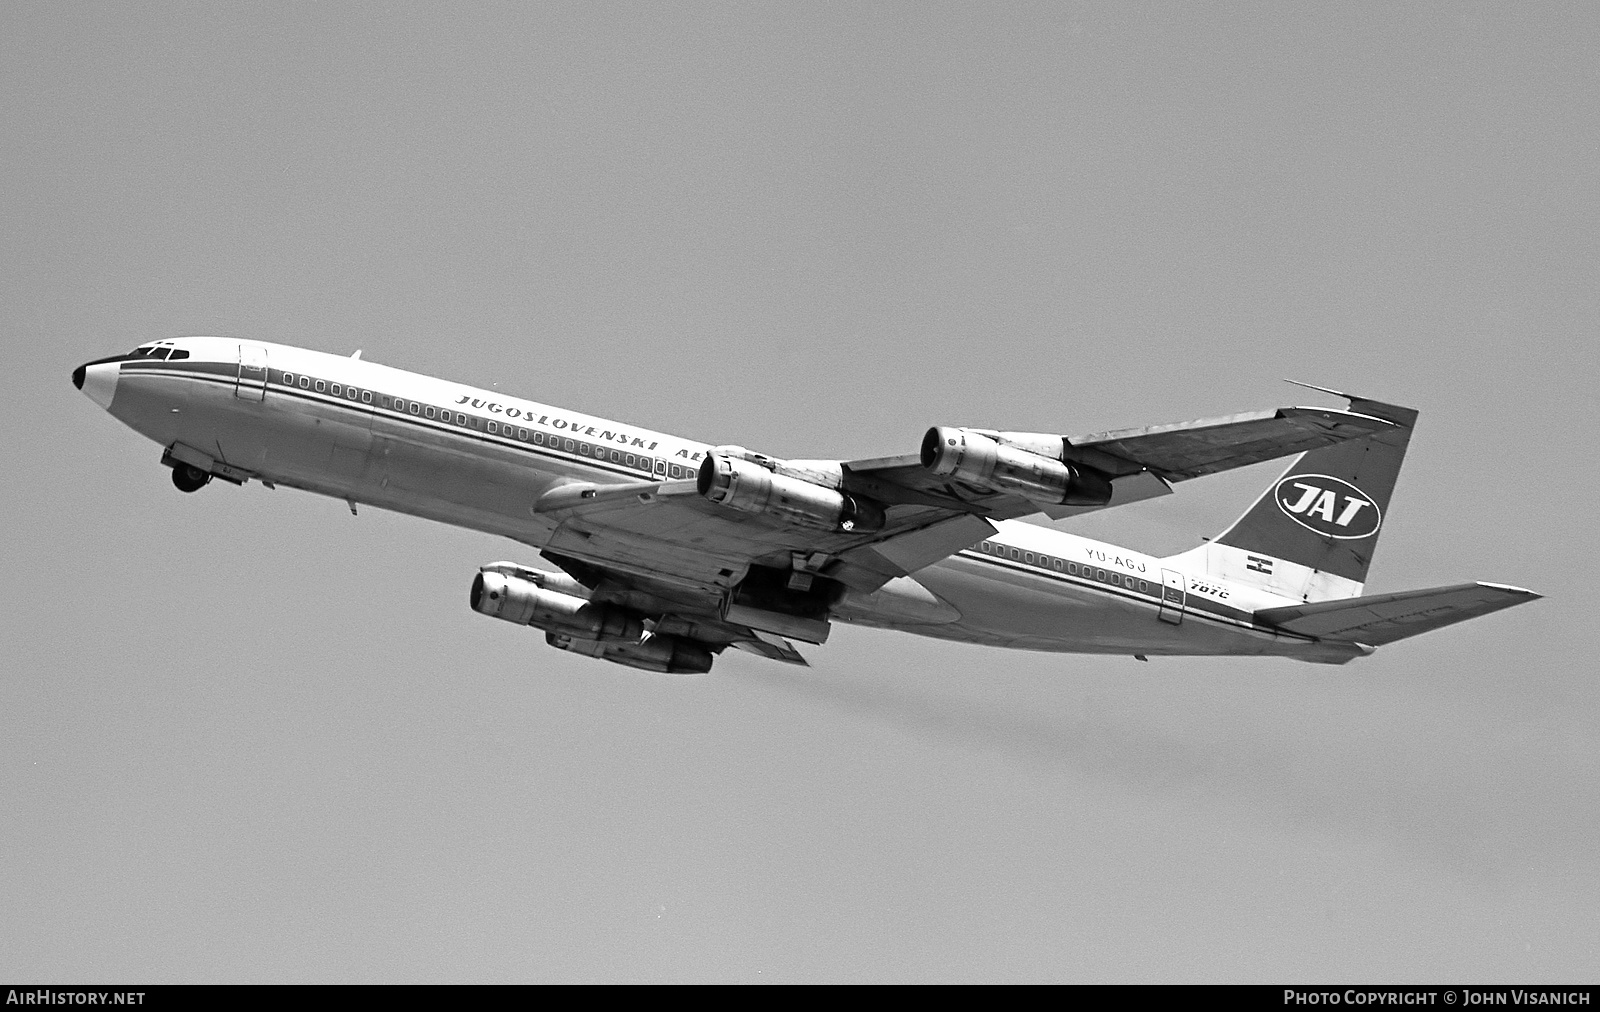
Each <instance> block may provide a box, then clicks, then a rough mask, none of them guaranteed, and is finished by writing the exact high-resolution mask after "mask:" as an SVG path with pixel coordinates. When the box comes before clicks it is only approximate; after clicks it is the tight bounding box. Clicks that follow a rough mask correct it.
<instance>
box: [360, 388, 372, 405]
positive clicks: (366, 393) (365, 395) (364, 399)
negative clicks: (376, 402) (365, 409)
mask: <svg viewBox="0 0 1600 1012" xmlns="http://www.w3.org/2000/svg"><path fill="white" fill-rule="evenodd" d="M361 403H363V404H371V403H372V391H371V390H363V391H361Z"/></svg>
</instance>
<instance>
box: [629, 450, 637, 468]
mask: <svg viewBox="0 0 1600 1012" xmlns="http://www.w3.org/2000/svg"><path fill="white" fill-rule="evenodd" d="M627 459H628V466H629V467H637V466H638V462H637V460H636V459H635V458H634V456H633V454H631V453H630V454H628V458H627Z"/></svg>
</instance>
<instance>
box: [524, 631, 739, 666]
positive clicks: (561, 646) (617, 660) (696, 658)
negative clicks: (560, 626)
mask: <svg viewBox="0 0 1600 1012" xmlns="http://www.w3.org/2000/svg"><path fill="white" fill-rule="evenodd" d="M544 641H545V642H546V643H548V644H550V645H551V646H553V647H555V648H556V649H557V650H570V651H571V652H573V653H575V654H582V655H584V656H585V657H598V658H600V659H601V660H603V661H610V662H611V663H613V664H623V665H626V666H628V667H630V668H641V669H643V670H645V671H656V672H660V673H662V674H667V675H703V674H705V673H706V672H707V671H710V670H711V660H712V657H711V651H710V650H708V649H706V647H705V646H704V645H703V644H700V643H696V642H695V641H693V640H687V639H683V638H682V637H678V636H664V635H660V634H657V635H652V636H650V637H648V638H646V639H640V640H622V639H610V638H605V639H580V638H578V637H574V636H569V635H567V634H566V633H559V632H549V633H545V637H544Z"/></svg>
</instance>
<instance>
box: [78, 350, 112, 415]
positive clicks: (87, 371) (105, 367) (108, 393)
mask: <svg viewBox="0 0 1600 1012" xmlns="http://www.w3.org/2000/svg"><path fill="white" fill-rule="evenodd" d="M120 375H122V361H121V358H120V356H119V357H118V358H115V359H111V360H109V361H108V360H106V359H100V360H99V361H96V362H85V363H84V364H83V365H80V366H78V368H76V369H74V370H72V385H73V386H75V387H77V388H78V389H79V390H82V391H83V392H84V393H85V394H87V395H88V396H89V399H90V400H91V401H94V402H95V403H96V404H98V405H100V406H101V407H102V408H105V409H106V410H107V411H109V410H111V399H112V398H113V397H115V396H116V395H117V377H119V376H120Z"/></svg>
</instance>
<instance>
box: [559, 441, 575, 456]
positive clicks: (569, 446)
mask: <svg viewBox="0 0 1600 1012" xmlns="http://www.w3.org/2000/svg"><path fill="white" fill-rule="evenodd" d="M561 448H562V449H563V450H566V451H567V452H568V453H571V452H572V450H573V446H572V440H570V439H568V440H566V441H565V442H563V443H562V444H561Z"/></svg>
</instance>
